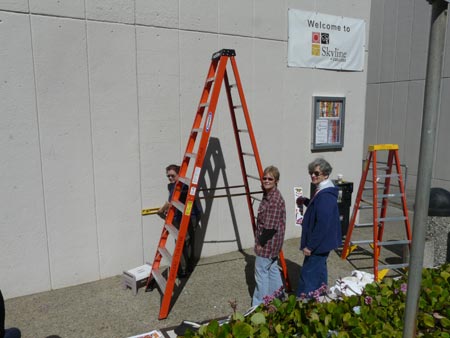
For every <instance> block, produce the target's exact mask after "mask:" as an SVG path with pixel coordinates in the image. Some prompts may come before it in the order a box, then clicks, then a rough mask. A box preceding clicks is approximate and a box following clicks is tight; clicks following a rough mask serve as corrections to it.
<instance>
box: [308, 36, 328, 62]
mask: <svg viewBox="0 0 450 338" xmlns="http://www.w3.org/2000/svg"><path fill="white" fill-rule="evenodd" d="M329 43H330V34H328V33H319V32H312V46H311V55H313V56H320V47H321V45H328V44H329Z"/></svg>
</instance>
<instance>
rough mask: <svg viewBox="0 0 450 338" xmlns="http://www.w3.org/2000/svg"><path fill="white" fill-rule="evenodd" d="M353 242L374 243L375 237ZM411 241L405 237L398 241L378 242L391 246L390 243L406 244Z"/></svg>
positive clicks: (352, 242)
mask: <svg viewBox="0 0 450 338" xmlns="http://www.w3.org/2000/svg"><path fill="white" fill-rule="evenodd" d="M350 243H351V244H356V245H360V244H372V243H373V239H362V240H359V241H350ZM409 243H411V241H409V240H407V239H405V240H398V241H387V242H378V246H389V245H404V244H409Z"/></svg>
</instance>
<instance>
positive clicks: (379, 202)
mask: <svg viewBox="0 0 450 338" xmlns="http://www.w3.org/2000/svg"><path fill="white" fill-rule="evenodd" d="M380 151H385V152H386V151H387V152H388V153H387V162H386V163H385V164H383V165H381V164H380V163H379V162H377V152H380ZM379 165H380V166H379ZM393 168H395V169H396V172H395V173H394V172H393V170H392V169H393ZM369 171H371V172H372V177H369V178H368V176H369V175H368V173H369ZM395 179H396V180H397V182H398V184H397V185H394V184H392V181H393V180H395ZM366 182H367V183H368V185H367V186H366ZM403 182H404V181H403V177H402V171H401V166H400V159H399V154H398V145H397V144H376V145H370V146H369V149H368V153H367V157H366V160H365V162H364V168H363V172H362V176H361V181H360V183H359V188H358V195H357V196H356V200H355V204H354V206H353V213H352V217H351V219H350V224H349V227H348V231H347V235H346V238H345V243H344V247H343V250H342V254H341V258H342V259H346V258H347V257H348V256H349V254H350V253H351V252H352V251H353V250H355V249H356V248H357V247H358V246H362V245H369V246H370V247H371V248H373V253H374V254H373V273H374V278H375V280H376V281H378V280H379V277H382V276H384V275H385V273H386V272H387V271H388V270H389V269H400V268H406V267H407V266H408V263H400V264H391V265H379V257H380V250H381V248H382V247H386V246H390V245H408V246H410V245H411V238H412V237H411V227H410V223H409V217H408V208H407V205H406V194H405V187H404V183H403ZM391 185H392V186H395V187H398V191H395V192H394V191H392V190H391ZM378 190H382V192H379V191H378ZM365 191H371V192H372V193H371V195H372V196H369V197H368V198H366V197H364V196H363V194H364V192H365ZM366 194H367V193H366ZM369 195H370V193H369ZM398 197H400V199H401V207H402V212H403V216H394V217H388V215H387V211H388V205H389V199H392V198H398ZM362 209H372V218H373V222H372V223H360V224H356V223H355V222H356V218H357V215H358V212H359V211H360V210H362ZM398 221H403V223H404V225H405V230H406V239H403V240H388V241H386V240H385V241H383V232H384V227H385V224H386V223H388V222H398ZM364 227H372V228H373V238H371V239H364V240H352V239H351V237H352V232H353V230H354V229H355V228H364Z"/></svg>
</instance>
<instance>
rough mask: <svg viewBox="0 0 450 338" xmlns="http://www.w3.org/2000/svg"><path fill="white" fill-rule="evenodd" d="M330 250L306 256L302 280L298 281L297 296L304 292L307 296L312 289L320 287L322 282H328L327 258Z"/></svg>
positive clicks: (301, 274) (301, 275) (301, 272)
mask: <svg viewBox="0 0 450 338" xmlns="http://www.w3.org/2000/svg"><path fill="white" fill-rule="evenodd" d="M328 255H329V252H327V253H325V254H320V255H311V256H305V260H304V261H303V266H302V271H300V280H299V282H298V287H297V292H296V295H297V297H300V296H301V294H302V293H304V294H305V295H306V296H308V294H309V293H310V292H312V291H315V290H317V289H319V288H320V287H321V286H322V284H325V285H327V284H328V271H327V259H328Z"/></svg>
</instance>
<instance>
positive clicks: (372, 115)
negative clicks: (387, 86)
mask: <svg viewBox="0 0 450 338" xmlns="http://www.w3.org/2000/svg"><path fill="white" fill-rule="evenodd" d="M379 102H380V85H379V84H368V85H367V96H366V116H365V124H364V148H363V149H364V150H365V151H367V149H368V146H369V145H370V144H376V143H378V141H377V134H378V129H377V126H378V107H379Z"/></svg>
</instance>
